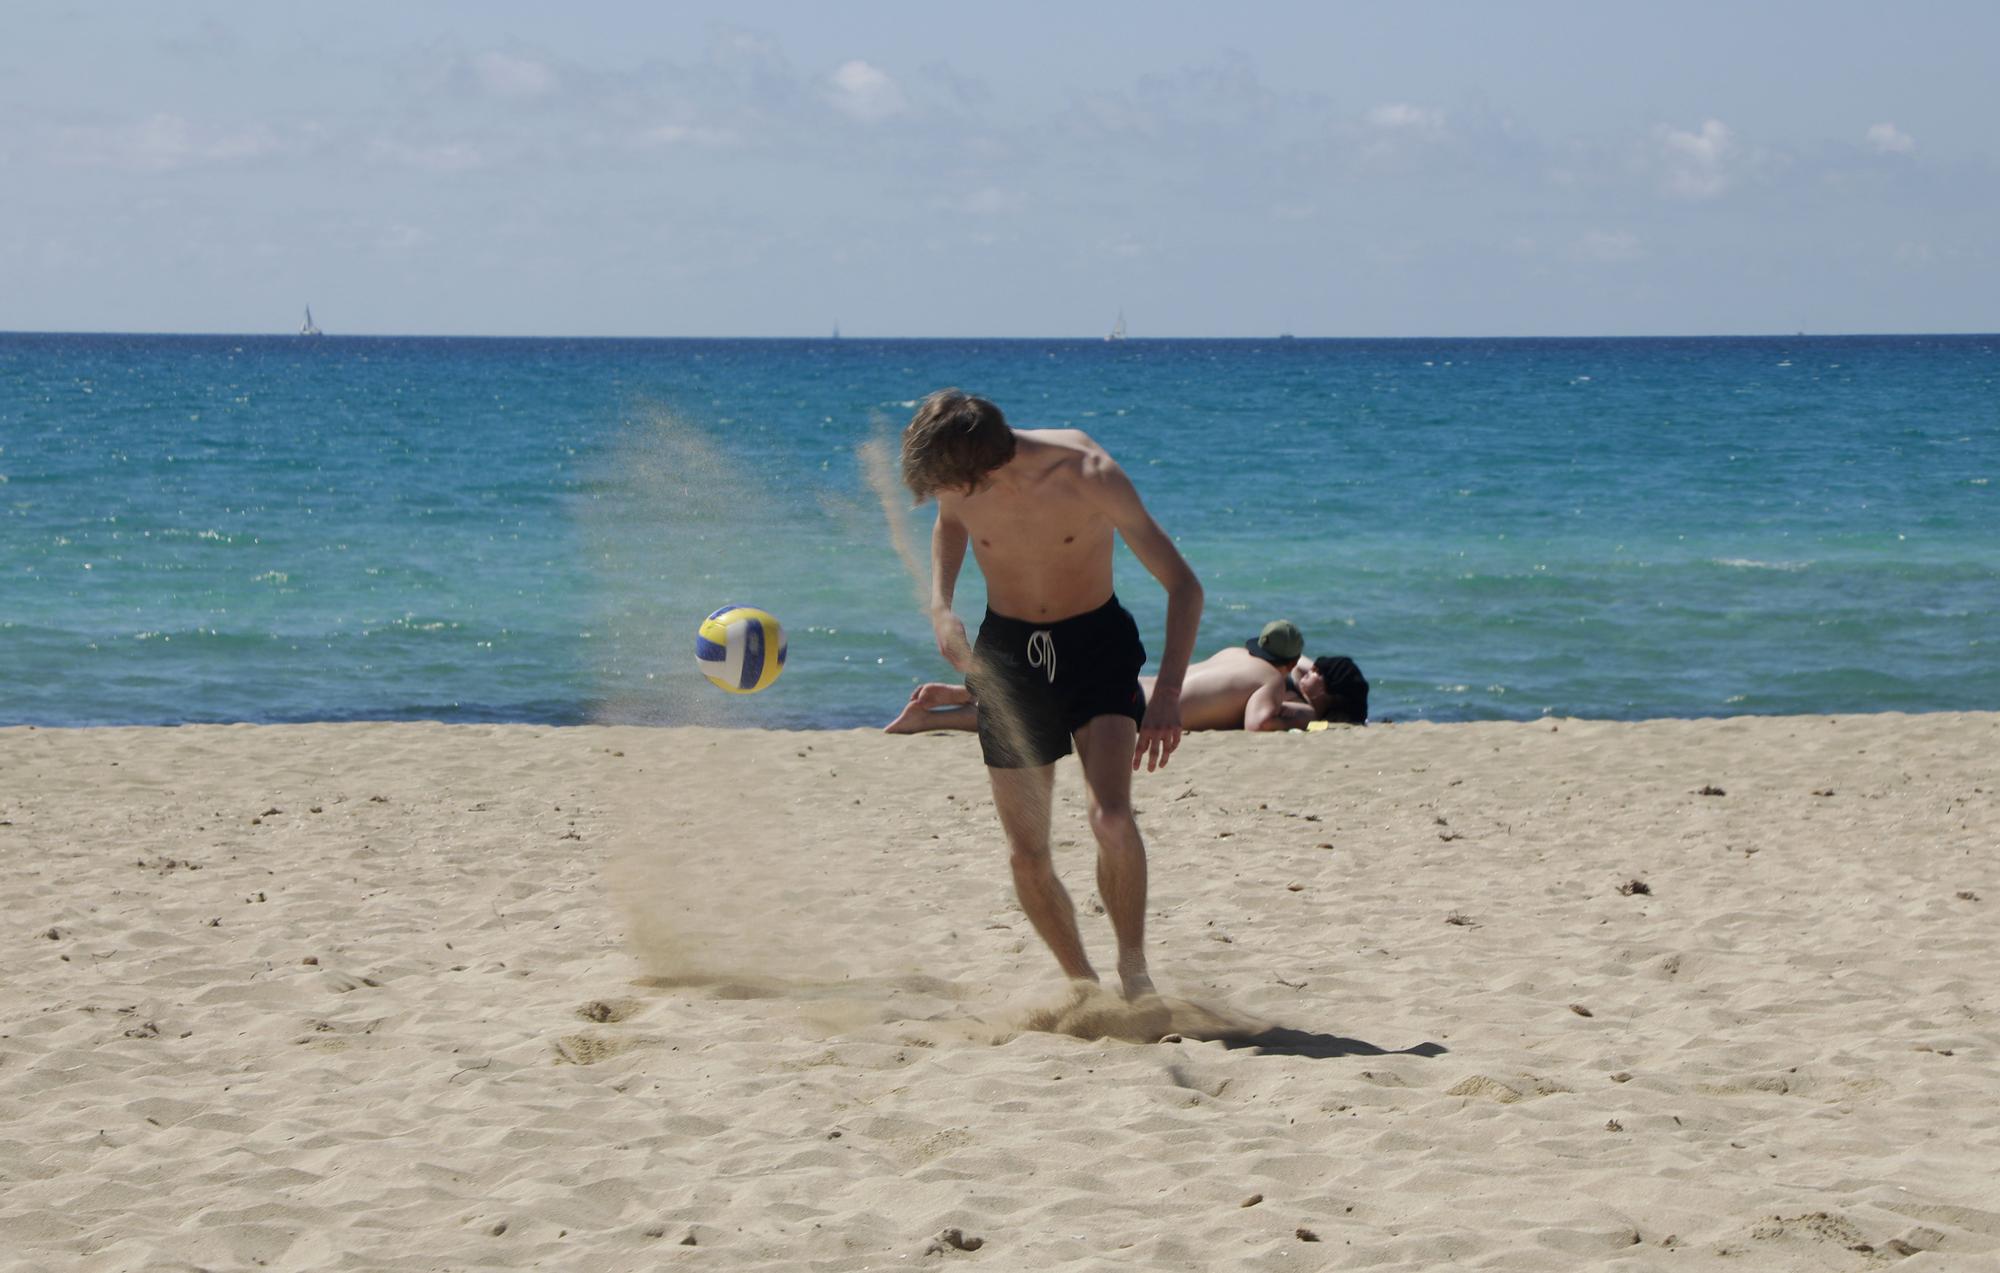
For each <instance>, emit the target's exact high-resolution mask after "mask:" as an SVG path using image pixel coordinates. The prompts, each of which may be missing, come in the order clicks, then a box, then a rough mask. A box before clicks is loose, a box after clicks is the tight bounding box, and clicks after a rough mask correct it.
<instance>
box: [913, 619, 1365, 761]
mask: <svg viewBox="0 0 2000 1273" xmlns="http://www.w3.org/2000/svg"><path fill="white" fill-rule="evenodd" d="M1304 651H1305V638H1304V637H1303V636H1301V635H1300V633H1299V630H1298V628H1297V626H1296V625H1294V624H1292V623H1290V622H1288V621H1287V620H1284V619H1276V620H1273V621H1272V622H1270V623H1267V624H1265V625H1264V631H1263V632H1262V633H1261V634H1259V635H1258V636H1257V638H1256V639H1255V640H1251V641H1245V642H1244V643H1243V644H1242V645H1236V646H1231V647H1229V648H1228V649H1226V650H1218V651H1216V652H1215V653H1214V654H1211V655H1209V656H1208V657H1207V658H1205V659H1203V660H1202V661H1201V662H1199V663H1194V664H1191V665H1189V667H1188V672H1187V679H1186V680H1185V681H1183V682H1182V683H1181V727H1182V728H1183V729H1243V730H1252V731H1264V730H1278V729H1304V728H1306V727H1307V726H1308V725H1310V724H1311V723H1312V722H1314V721H1318V720H1324V721H1341V722H1345V723H1348V724H1354V725H1359V724H1362V723H1364V722H1365V721H1366V720H1367V719H1368V682H1367V680H1366V679H1364V678H1363V677H1362V675H1361V669H1360V668H1358V667H1356V666H1355V665H1354V660H1353V659H1350V658H1346V657H1344V656H1331V657H1329V656H1322V657H1320V658H1317V659H1307V658H1305V657H1304ZM1151 681H1152V678H1151V677H1146V676H1142V677H1140V678H1139V683H1140V684H1141V685H1142V686H1144V687H1145V690H1146V693H1147V694H1149V695H1150V694H1151V693H1152V692H1153V687H1152V684H1151ZM978 727H979V705H978V703H977V702H976V701H975V700H974V698H973V696H972V691H970V690H968V689H966V688H965V687H964V686H963V685H947V684H943V683H940V682H932V683H930V684H928V685H919V686H918V687H917V688H916V690H915V692H914V693H912V694H911V695H910V701H909V702H908V703H906V704H905V705H904V707H903V711H902V714H901V715H899V716H897V717H896V719H895V720H892V721H890V722H889V723H888V725H886V726H884V729H885V731H886V732H888V733H891V734H917V733H922V732H923V731H925V730H928V729H964V730H974V729H977V728H978Z"/></svg>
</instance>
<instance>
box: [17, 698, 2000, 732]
mask: <svg viewBox="0 0 2000 1273" xmlns="http://www.w3.org/2000/svg"><path fill="white" fill-rule="evenodd" d="M896 707H897V705H894V704H892V705H891V707H890V708H889V709H887V710H885V711H884V712H883V713H882V719H883V721H884V722H886V721H887V720H888V719H889V718H890V717H893V716H894V715H895V714H896ZM1938 716H1954V717H1955V716H1995V717H2000V707H1990V708H1989V707H1943V708H1931V709H1923V710H1917V711H1912V710H1909V709H1906V708H1882V709H1876V710H1869V709H1856V710H1852V711H1838V712H1786V713H1761V712H1753V713H1745V714H1741V715H1731V716H1561V715H1547V716H1532V717H1504V718H1486V719H1478V720H1434V719H1430V718H1423V717H1420V718H1414V719H1407V720H1403V719H1396V718H1394V717H1385V718H1382V719H1379V720H1378V719H1371V720H1369V721H1368V722H1367V724H1366V725H1339V724H1336V725H1333V726H1331V727H1330V728H1331V729H1332V730H1336V731H1340V730H1349V729H1362V730H1373V729H1382V730H1390V729H1398V728H1404V729H1406V728H1409V727H1411V726H1419V725H1420V726H1427V727H1438V728H1458V727H1461V726H1468V725H1477V726H1517V727H1529V728H1534V727H1539V726H1544V725H1549V724H1559V725H1561V724H1576V725H1593V726H1596V725H1615V726H1628V727H1629V726H1645V725H1668V724H1678V725H1722V724H1732V723H1736V722H1743V721H1819V720H1877V719H1882V718H1889V717H1898V718H1902V717H1906V718H1910V719H1917V720H1921V719H1924V718H1928V717H1938ZM399 725H423V726H436V727H441V728H446V729H537V730H550V729H639V730H674V729H712V730H719V731H723V732H730V733H733V732H737V731H743V732H748V733H765V734H853V733H862V734H866V733H876V732H881V722H877V723H874V724H860V725H797V726H791V725H724V724H716V723H714V722H710V721H674V722H641V721H631V720H560V721H557V720H548V721H538V720H446V719H444V718H442V717H437V716H385V717H375V716H370V717H363V718H352V719H316V720H282V721H263V720H228V721H176V722H168V723H162V722H145V721H137V722H131V721H125V722H118V723H107V724H88V725H50V724H45V723H42V722H39V721H34V722H16V723H11V724H0V737H4V736H5V735H6V734H7V733H9V732H10V731H18V732H22V733H31V732H37V731H49V732H87V731H90V730H121V729H151V730H174V729H317V728H323V727H330V728H351V727H356V726H399ZM921 732H931V733H949V732H953V731H950V730H931V731H921ZM1197 732H1199V733H1203V734H1220V735H1228V734H1234V733H1239V732H1240V731H1236V730H1201V731H1197ZM1278 732H1283V733H1295V734H1302V733H1306V732H1308V731H1304V730H1288V731H1278ZM1311 732H1314V733H1320V732H1327V731H1320V730H1314V731H1311Z"/></svg>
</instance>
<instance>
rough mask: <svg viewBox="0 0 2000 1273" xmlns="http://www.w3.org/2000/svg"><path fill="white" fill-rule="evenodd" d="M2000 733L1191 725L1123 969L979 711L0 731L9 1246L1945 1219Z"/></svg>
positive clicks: (1298, 1239) (690, 1260) (1984, 1012)
mask: <svg viewBox="0 0 2000 1273" xmlns="http://www.w3.org/2000/svg"><path fill="white" fill-rule="evenodd" d="M1996 754H2000V715H1996V714H1992V713H1949V712H1946V713H1936V714H1921V715H1900V714H1893V713H1892V714H1881V715H1867V716H1838V717H1826V716H1789V717H1757V718H1735V719H1712V720H1694V721H1686V720H1656V721H1644V722H1603V721H1588V720H1573V719H1549V720H1540V721H1520V722H1492V723H1460V724H1430V723H1414V724H1386V725H1385V724H1377V725H1372V726H1369V727H1366V728H1358V729H1357V728H1336V729H1332V730H1328V731H1325V732H1323V733H1315V734H1281V735H1256V736H1245V735H1240V734H1201V735H1193V736H1190V737H1189V738H1188V740H1187V742H1186V745H1185V746H1184V747H1183V748H1182V750H1181V751H1180V752H1179V753H1178V754H1177V755H1176V756H1175V757H1174V759H1173V762H1172V764H1171V765H1170V766H1169V767H1168V768H1167V769H1166V770H1164V771H1162V772H1161V773H1158V774H1152V775H1141V776H1140V778H1139V779H1138V780H1137V782H1136V800H1137V803H1138V808H1139V815H1140V821H1141V825H1142V827H1143V829H1144V830H1145V833H1146V835H1147V837H1148V842H1149V849H1150V854H1151V862H1152V881H1151V897H1150V901H1149V906H1148V915H1149V924H1150V931H1149V943H1150V950H1151V953H1152V959H1153V965H1154V972H1155V975H1156V977H1157V979H1158V981H1159V983H1160V987H1161V990H1162V991H1163V993H1164V994H1165V996H1166V998H1165V999H1164V1000H1162V1001H1160V1002H1157V1003H1152V1004H1141V1005H1137V1006H1133V1007H1127V1006H1125V1005H1122V1004H1121V1003H1119V1002H1118V1001H1116V1000H1114V999H1111V998H1110V997H1109V996H1108V995H1100V996H1097V997H1089V996H1081V995H1079V994H1077V993H1076V992H1073V991H1071V990H1070V989H1069V988H1068V987H1066V986H1064V985H1062V984H1061V983H1059V982H1058V981H1057V979H1056V970H1055V967H1054V964H1053V962H1052V961H1051V959H1050V958H1049V956H1048V954H1047V952H1046V951H1045V950H1044V949H1043V948H1042V946H1041V945H1040V943H1039V942H1038V941H1037V940H1036V938H1035V936H1034V934H1033V933H1032V931H1030V930H1029V928H1028V926H1027V924H1026V922H1025V921H1024V920H1023V919H1022V917H1021V915H1020V913H1019V911H1018V909H1017V907H1016V905H1015V903H1014V900H1013V897H1012V895H1011V891H1010V886H1009V883H1008V878H1007V873H1006V869H1005V859H1004V854H1003V851H1002V849H1001V847H1000V842H999V836H998V832H997V830H996V828H995V826H994V825H993V817H992V810H991V805H990V801H989V799H988V796H987V792H986V783H985V775H984V771H983V769H982V767H981V765H980V763H979V758H978V751H977V744H976V742H975V741H974V740H973V739H972V738H971V737H969V736H965V735H941V734H932V735H921V736H917V737H913V738H902V737H887V736H883V735H881V734H879V733H874V732H871V731H866V730H851V731H776V730H713V729H702V728H695V727H676V728H663V729H648V728H640V727H596V726H576V727H551V726H536V725H453V726H446V725H438V724H422V723H393V724H385V723H362V724H313V725H298V726H286V725H264V726H247V725H246V726H190V727H182V728H94V729H77V730H61V729H35V728H29V727H15V728H8V729H0V865H3V866H4V870H5V878H6V888H5V890H4V894H0V895H4V897H5V904H4V915H5V921H6V922H5V924H4V926H0V962H3V963H4V968H5V976H4V978H0V1115H4V1117H0V1268H4V1269H7V1270H31V1269H34V1270H39V1269H53V1268H64V1269H101V1270H111V1269H138V1268H215V1269H222V1268H232V1269H233V1268H249V1267H269V1268H286V1269H375V1268H384V1269H390V1268H393V1269H414V1268H423V1269H459V1268H526V1267H543V1268H591V1269H638V1268H655V1267H682V1266H685V1267H705V1268H714V1269H724V1268H726V1269H766V1268H768V1269H824V1270H861V1269H887V1268H907V1267H932V1266H935V1267H950V1266H958V1265H963V1266H967V1267H970V1266H972V1265H975V1264H976V1265H981V1266H985V1267H989V1268H1002V1269H1049V1268H1063V1269H1099V1268H1102V1269H1111V1268H1120V1269H1131V1268H1143V1269H1190V1270H1193V1269H1235V1268H1244V1269H1317V1268H1328V1269H1336V1268H1370V1269H1386V1270H1419V1269H1433V1268H1437V1267H1440V1266H1444V1265H1454V1264H1455V1265H1463V1266H1465V1267H1469V1268H1482V1269H1520V1270H1542V1269H1554V1268H1579V1267H1589V1268H1607V1269H1677V1270H1699V1269H1721V1268H1731V1269H1757V1270H1790V1269H1798V1270H1808V1269H1810V1270H1822V1269H1836V1270H1839V1269H1857V1270H1859V1269H1872V1268H1879V1267H1887V1266H1890V1265H1892V1264H1893V1265H1894V1266H1895V1267H1898V1268H1909V1269H1957V1268H1963V1269H1967V1270H1972V1269H1981V1268H1992V1267H1994V1263H1995V1261H2000V1199H1996V1196H1995V1194H1994V1192H1993V1188H1994V1186H1993V1182H1994V1181H1995V1180H1996V1179H2000V1102H1996V1100H1995V1095H1996V1093H2000V989H1996V987H1997V986H2000V979H1996V973H2000V923H1996V921H1995V907H1996V906H2000V878H1996V875H1995V863H1994V845H1995V844H1996V842H2000V791H1996V785H1997V784H1996V778H1995V773H1994V769H1993V764H1992V757H1993V756H1994V755H1996ZM1057 790H1058V804H1057V808H1056V813H1055V818H1056V827H1055V839H1056V843H1057V849H1056V853H1057V861H1058V867H1059V869H1060V870H1061V872H1062V874H1063V876H1064V878H1065V879H1066V881H1067V882H1068V885H1069V888H1070V890H1071V893H1072V895H1073V896H1074V897H1075V899H1076V901H1077V904H1078V907H1079V911H1080V913H1081V917H1082V921H1083V928H1084V935H1085V940H1086V943H1087V945H1088V947H1089V949H1090V950H1091V952H1092V953H1093V955H1094V956H1096V957H1097V958H1098V960H1099V963H1100V967H1102V966H1103V964H1104V963H1105V961H1106V960H1107V959H1108V956H1109V953H1110V939H1109V932H1108V929H1107V927H1106V924H1105V921H1104V919H1103V916H1102V913H1101V908H1099V907H1097V906H1096V905H1095V901H1094V896H1093V887H1092V874H1091V859H1092V852H1093V850H1092V847H1091V845H1090V839H1089V832H1088V830H1087V829H1086V827H1085V824H1084V820H1083V815H1082V806H1081V784H1080V780H1079V777H1078V774H1077V771H1076V768H1075V765H1074V762H1066V763H1065V766H1064V767H1063V768H1062V769H1061V770H1060V776H1059V778H1058V782H1057ZM1107 1031H1108V1032H1110V1033H1111V1034H1113V1035H1122V1036H1125V1037H1111V1038H1105V1037H1096V1036H1098V1035H1099V1034H1101V1033H1103V1032H1107Z"/></svg>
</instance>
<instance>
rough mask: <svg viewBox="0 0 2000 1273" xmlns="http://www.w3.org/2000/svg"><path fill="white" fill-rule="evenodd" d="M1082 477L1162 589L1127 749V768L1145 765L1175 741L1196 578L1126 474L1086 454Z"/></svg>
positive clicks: (1155, 763) (1194, 623) (1194, 621)
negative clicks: (1139, 714)
mask: <svg viewBox="0 0 2000 1273" xmlns="http://www.w3.org/2000/svg"><path fill="white" fill-rule="evenodd" d="M1084 482H1085V484H1086V486H1087V487H1088V488H1089V489H1090V491H1091V494H1092V496H1093V497H1094V499H1095V501H1096V503H1097V505H1098V506H1099V507H1100V508H1101V509H1103V511H1104V514H1105V516H1107V517H1108V518H1110V519H1111V524H1112V525H1113V526H1114V527H1116V528H1117V530H1118V533H1119V535H1120V536H1122V537H1123V538H1124V540H1125V546H1126V547H1128V548H1130V549H1131V550H1132V555H1133V556H1134V557H1137V558H1138V559H1139V564H1140V565H1142V566H1144V567H1145V568H1146V570H1147V571H1148V573H1150V574H1151V575H1152V576H1153V578H1155V579H1157V580H1159V581H1160V586H1161V587H1162V588H1165V589H1166V590H1167V642H1166V646H1165V647H1164V648H1163V649H1162V650H1161V651H1160V671H1159V675H1158V676H1156V677H1155V678H1154V680H1153V693H1152V695H1151V696H1150V697H1149V698H1148V700H1147V703H1146V719H1145V720H1143V721H1141V722H1140V725H1139V741H1138V746H1137V748H1136V749H1135V750H1134V752H1133V754H1132V768H1134V769H1137V768H1138V767H1139V763H1140V761H1141V760H1144V761H1145V762H1146V768H1147V769H1148V770H1149V771H1150V770H1153V769H1156V768H1158V767H1159V766H1161V765H1164V764H1166V763H1167V758H1168V757H1169V756H1171V755H1173V754H1174V749H1175V748H1176V747H1179V746H1180V742H1181V682H1183V681H1184V680H1186V679H1187V669H1188V660H1189V659H1191V658H1192V657H1193V656H1194V640H1195V635H1196V633H1198V632H1199V631H1200V629H1201V603H1202V591H1201V580H1199V579H1197V578H1195V574H1194V569H1193V567H1191V566H1189V565H1188V564H1187V559H1186V558H1184V557H1182V556H1181V553H1180V549H1178V548H1175V547H1174V541H1173V540H1171V539H1169V538H1167V532H1165V531H1164V530H1161V529H1160V524H1159V523H1158V522H1156V521H1154V520H1153V515H1152V514H1151V513H1149V512H1147V511H1146V505H1145V503H1144V502H1143V501H1141V500H1140V498H1139V492H1138V490H1137V489H1136V488H1135V487H1134V486H1133V485H1132V479H1131V478H1129V477H1127V476H1125V470H1123V469H1121V468H1119V467H1118V465H1117V463H1116V462H1114V461H1113V460H1112V459H1111V457H1110V456H1108V455H1102V454H1100V455H1097V456H1094V457H1092V459H1091V460H1090V461H1089V462H1087V463H1086V465H1085V468H1084Z"/></svg>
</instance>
